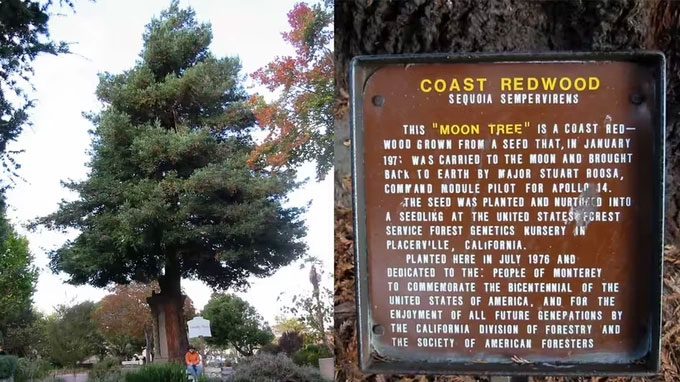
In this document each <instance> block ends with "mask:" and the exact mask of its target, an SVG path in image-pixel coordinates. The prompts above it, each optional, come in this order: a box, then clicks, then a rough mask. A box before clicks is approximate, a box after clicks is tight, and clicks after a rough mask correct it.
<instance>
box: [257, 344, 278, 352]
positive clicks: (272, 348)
mask: <svg viewBox="0 0 680 382" xmlns="http://www.w3.org/2000/svg"><path fill="white" fill-rule="evenodd" d="M258 353H268V354H278V353H281V347H280V346H279V345H277V344H266V345H263V346H262V347H261V348H260V350H258Z"/></svg>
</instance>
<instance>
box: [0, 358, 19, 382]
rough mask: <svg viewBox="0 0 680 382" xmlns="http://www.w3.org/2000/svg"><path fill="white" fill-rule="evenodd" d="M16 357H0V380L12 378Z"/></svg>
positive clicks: (15, 367) (16, 361)
mask: <svg viewBox="0 0 680 382" xmlns="http://www.w3.org/2000/svg"><path fill="white" fill-rule="evenodd" d="M17 363H18V359H17V357H15V356H13V355H2V356H0V379H5V378H10V377H14V373H15V372H16V370H17Z"/></svg>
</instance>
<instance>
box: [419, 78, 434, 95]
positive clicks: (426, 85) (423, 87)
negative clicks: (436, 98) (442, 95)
mask: <svg viewBox="0 0 680 382" xmlns="http://www.w3.org/2000/svg"><path fill="white" fill-rule="evenodd" d="M420 91H421V92H423V93H429V92H431V91H432V80H429V79H427V78H425V79H424V80H422V81H420Z"/></svg>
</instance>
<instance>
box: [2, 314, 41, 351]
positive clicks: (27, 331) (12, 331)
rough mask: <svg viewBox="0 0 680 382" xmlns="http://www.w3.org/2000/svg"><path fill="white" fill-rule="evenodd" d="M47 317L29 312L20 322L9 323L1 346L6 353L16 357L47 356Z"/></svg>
mask: <svg viewBox="0 0 680 382" xmlns="http://www.w3.org/2000/svg"><path fill="white" fill-rule="evenodd" d="M46 328H47V319H46V318H45V317H43V316H42V315H41V314H39V313H35V312H30V313H29V314H28V315H26V316H25V317H24V319H23V320H22V321H21V322H16V323H13V324H11V325H9V326H8V327H7V328H6V330H5V334H4V337H3V339H2V347H3V349H4V350H5V351H6V352H7V353H8V354H14V355H16V356H18V357H25V358H37V357H47V355H48V347H47V337H46Z"/></svg>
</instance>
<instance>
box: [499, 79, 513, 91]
mask: <svg viewBox="0 0 680 382" xmlns="http://www.w3.org/2000/svg"><path fill="white" fill-rule="evenodd" d="M501 90H512V78H507V77H502V78H501Z"/></svg>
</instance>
